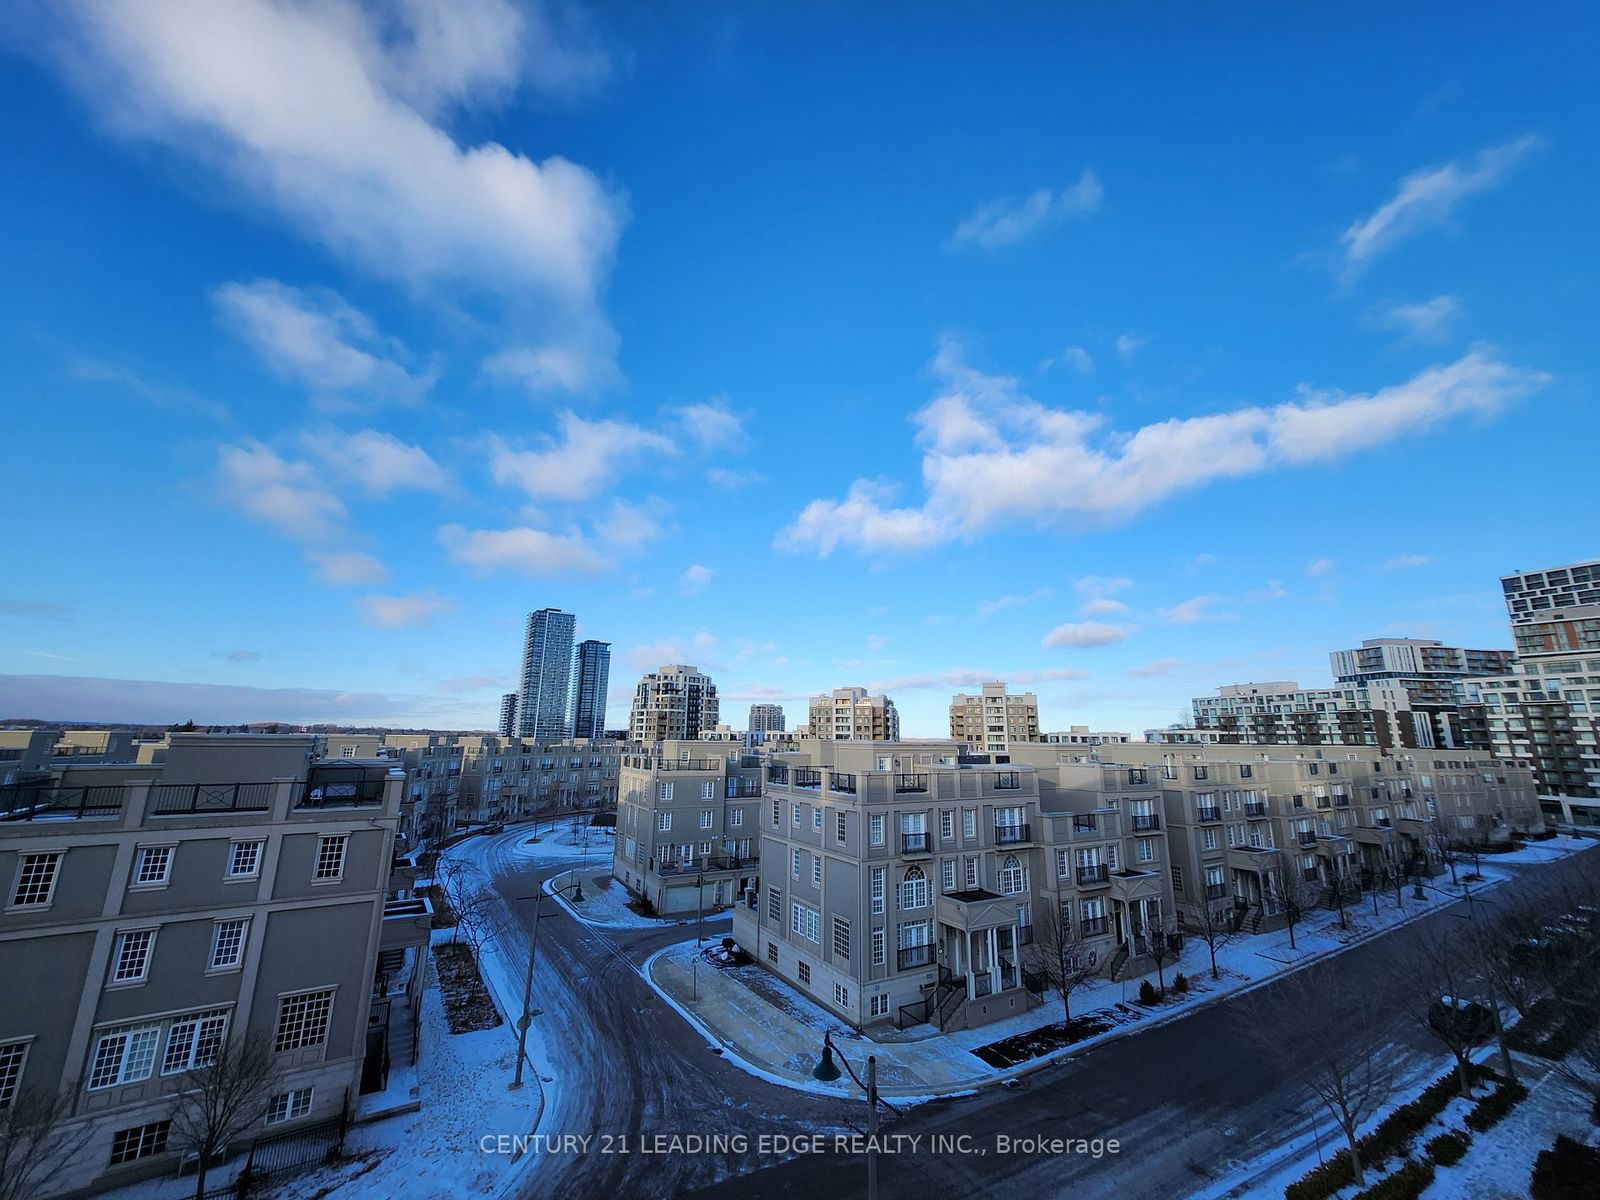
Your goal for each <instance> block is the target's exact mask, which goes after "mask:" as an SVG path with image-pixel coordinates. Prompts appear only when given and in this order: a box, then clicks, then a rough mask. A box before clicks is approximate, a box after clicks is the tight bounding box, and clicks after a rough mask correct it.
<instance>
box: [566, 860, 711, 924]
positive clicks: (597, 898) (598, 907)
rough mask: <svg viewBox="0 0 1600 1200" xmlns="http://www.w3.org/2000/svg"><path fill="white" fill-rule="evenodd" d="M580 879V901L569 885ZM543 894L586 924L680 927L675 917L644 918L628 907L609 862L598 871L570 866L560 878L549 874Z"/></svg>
mask: <svg viewBox="0 0 1600 1200" xmlns="http://www.w3.org/2000/svg"><path fill="white" fill-rule="evenodd" d="M579 879H581V880H583V899H582V900H581V901H580V900H579V899H578V898H577V896H576V895H574V894H573V891H572V884H573V883H574V882H575V881H576V880H579ZM544 890H545V894H546V895H549V896H554V897H555V898H556V899H557V900H558V901H559V902H560V904H561V907H562V908H564V909H566V910H567V912H568V913H569V914H571V916H573V917H574V918H576V919H577V920H579V921H582V922H583V923H584V924H586V925H602V926H606V927H608V928H611V929H659V928H661V927H662V926H663V925H681V924H683V921H682V920H680V919H679V918H677V917H646V916H641V915H640V914H639V913H636V912H634V911H633V909H631V908H629V907H628V900H629V895H628V889H627V888H625V887H623V886H622V884H620V883H618V882H617V880H616V879H614V878H613V877H612V875H611V871H610V867H609V863H607V864H603V865H601V866H599V867H598V868H591V869H590V870H587V871H585V870H582V869H581V868H578V867H574V868H573V869H572V870H570V871H567V872H565V873H564V874H561V875H553V876H551V877H550V878H549V879H547V880H545V882H544Z"/></svg>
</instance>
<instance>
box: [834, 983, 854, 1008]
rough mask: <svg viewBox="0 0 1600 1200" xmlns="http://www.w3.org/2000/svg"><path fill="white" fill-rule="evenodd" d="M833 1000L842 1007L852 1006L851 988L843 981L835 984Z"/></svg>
mask: <svg viewBox="0 0 1600 1200" xmlns="http://www.w3.org/2000/svg"><path fill="white" fill-rule="evenodd" d="M833 1002H834V1003H835V1004H837V1005H838V1006H839V1007H840V1008H849V1007H850V989H849V988H847V987H845V985H844V984H842V983H836V984H834V985H833Z"/></svg>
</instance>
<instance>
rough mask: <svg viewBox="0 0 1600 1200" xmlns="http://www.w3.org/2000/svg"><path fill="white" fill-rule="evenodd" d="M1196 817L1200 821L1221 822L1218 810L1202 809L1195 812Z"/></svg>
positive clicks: (1220, 812) (1220, 811) (1219, 810)
mask: <svg viewBox="0 0 1600 1200" xmlns="http://www.w3.org/2000/svg"><path fill="white" fill-rule="evenodd" d="M1196 816H1197V817H1198V818H1199V819H1200V820H1202V821H1220V820H1222V810H1221V809H1220V808H1202V809H1198V810H1197V811H1196Z"/></svg>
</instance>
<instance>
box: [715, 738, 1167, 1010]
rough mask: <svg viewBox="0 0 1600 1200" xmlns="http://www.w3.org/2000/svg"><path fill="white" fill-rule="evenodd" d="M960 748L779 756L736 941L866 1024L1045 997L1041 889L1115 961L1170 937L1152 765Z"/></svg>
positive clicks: (1088, 949) (811, 747)
mask: <svg viewBox="0 0 1600 1200" xmlns="http://www.w3.org/2000/svg"><path fill="white" fill-rule="evenodd" d="M963 749H964V747H962V746H960V745H958V744H956V743H954V742H951V743H947V744H945V745H943V746H940V745H938V744H937V743H922V744H916V743H904V742H898V743H897V742H878V743H865V744H863V743H852V744H841V743H838V742H834V741H809V742H801V743H800V744H799V748H798V749H796V750H794V751H790V752H786V753H782V754H775V755H773V756H772V757H771V758H770V760H769V762H768V767H767V781H766V795H765V796H764V797H763V801H762V806H761V826H760V837H761V858H762V872H761V889H760V892H759V894H758V895H747V896H746V898H745V903H744V904H743V905H741V906H739V907H737V908H736V909H735V911H734V938H735V940H736V941H738V943H739V944H740V946H741V947H742V948H743V949H744V950H745V951H746V952H747V953H749V954H750V955H751V956H752V957H753V958H755V959H756V960H757V961H758V962H760V963H762V964H763V965H764V966H765V967H767V968H768V969H770V970H772V971H774V972H775V973H777V974H778V975H780V976H781V977H783V978H784V979H786V980H788V981H790V982H791V983H793V984H795V985H796V986H798V987H800V988H802V989H805V990H807V991H808V992H809V993H810V994H811V995H813V996H815V997H816V998H817V1000H818V1002H819V1003H821V1004H822V1005H823V1006H824V1007H826V1008H828V1009H829V1010H830V1011H832V1012H834V1013H836V1014H838V1015H839V1016H840V1017H841V1018H843V1019H844V1020H847V1021H849V1022H850V1023H852V1024H854V1025H856V1026H866V1025H874V1024H886V1023H893V1024H896V1025H907V1024H912V1023H919V1022H930V1023H933V1024H936V1025H938V1026H939V1027H940V1028H941V1029H953V1028H959V1027H962V1026H976V1025H981V1024H985V1023H987V1022H990V1021H995V1020H999V1019H1001V1018H1003V1017H1006V1016H1009V1015H1012V1014H1014V1013H1017V1012H1021V1011H1024V1010H1025V1009H1027V1008H1028V1007H1030V1006H1031V1005H1033V1004H1036V1003H1038V1002H1039V992H1040V991H1041V990H1042V983H1041V981H1040V980H1038V979H1037V978H1032V979H1030V978H1029V972H1028V970H1027V963H1028V955H1029V951H1028V947H1029V946H1030V944H1031V943H1032V942H1033V936H1034V925H1035V914H1036V913H1037V912H1038V911H1039V906H1040V905H1041V904H1048V905H1052V906H1054V908H1055V910H1056V911H1058V912H1060V913H1061V914H1062V916H1063V918H1064V920H1065V921H1066V923H1067V925H1068V927H1069V928H1070V929H1071V930H1073V931H1074V935H1075V937H1076V938H1077V939H1079V941H1080V943H1081V947H1082V949H1081V952H1082V953H1084V954H1086V955H1088V956H1089V958H1090V961H1091V963H1092V964H1094V965H1096V966H1098V967H1100V968H1101V969H1103V970H1105V971H1106V972H1107V973H1114V972H1115V971H1117V970H1119V969H1123V968H1124V967H1130V966H1131V965H1133V964H1130V963H1129V961H1128V960H1129V958H1130V957H1137V956H1139V955H1140V954H1141V953H1142V951H1143V949H1144V948H1145V942H1146V939H1148V937H1150V936H1158V935H1161V936H1164V926H1163V914H1164V913H1168V912H1170V908H1168V907H1167V905H1168V897H1169V893H1168V891H1167V887H1166V879H1167V874H1166V863H1165V858H1166V856H1165V853H1164V850H1163V849H1162V847H1161V841H1162V836H1161V829H1160V813H1159V789H1158V788H1156V787H1154V786H1152V785H1150V784H1149V783H1148V782H1146V781H1145V778H1144V777H1145V774H1146V773H1145V772H1144V770H1143V769H1139V768H1135V769H1132V770H1128V769H1121V770H1120V771H1119V769H1118V768H1112V767H1102V766H1101V765H1099V764H1087V763H1064V762H1052V763H1049V764H1048V765H1046V766H1043V767H1035V766H1033V765H1032V764H1031V763H1018V762H1015V761H1011V762H1005V761H1001V760H1002V759H1003V758H1005V757H1007V756H1000V755H982V754H963V753H962V752H961V751H962V750H963ZM1038 749H1039V750H1043V749H1044V748H1043V747H1038ZM1011 757H1013V758H1014V757H1015V756H1014V755H1012V756H1011ZM1141 842H1143V843H1147V846H1148V848H1146V849H1142V850H1141V849H1140V848H1139V845H1138V844H1139V843H1141Z"/></svg>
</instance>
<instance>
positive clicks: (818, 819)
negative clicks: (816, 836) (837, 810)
mask: <svg viewBox="0 0 1600 1200" xmlns="http://www.w3.org/2000/svg"><path fill="white" fill-rule="evenodd" d="M811 828H813V829H816V830H819V831H820V830H821V829H822V810H821V809H820V808H813V809H812V810H811Z"/></svg>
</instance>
